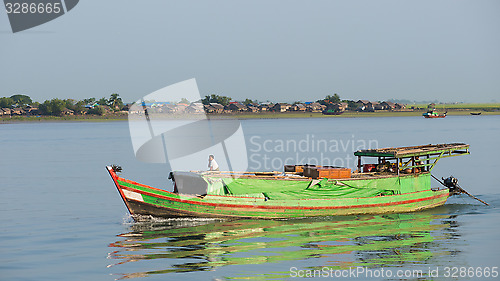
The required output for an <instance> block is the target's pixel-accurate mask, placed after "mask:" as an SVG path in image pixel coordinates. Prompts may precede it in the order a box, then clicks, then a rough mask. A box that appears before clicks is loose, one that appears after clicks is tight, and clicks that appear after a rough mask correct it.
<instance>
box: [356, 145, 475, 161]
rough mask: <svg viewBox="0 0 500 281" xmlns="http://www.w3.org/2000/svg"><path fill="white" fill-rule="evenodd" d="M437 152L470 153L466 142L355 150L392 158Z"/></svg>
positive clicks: (362, 153) (364, 154) (363, 153)
mask: <svg viewBox="0 0 500 281" xmlns="http://www.w3.org/2000/svg"><path fill="white" fill-rule="evenodd" d="M436 154H441V155H450V156H451V155H452V154H469V145H468V144H465V143H443V144H428V145H419V146H406V147H389V148H379V149H366V150H358V151H356V152H354V155H355V156H370V157H391V158H407V157H412V156H424V155H436Z"/></svg>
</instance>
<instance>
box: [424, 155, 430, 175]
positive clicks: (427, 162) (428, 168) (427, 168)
mask: <svg viewBox="0 0 500 281" xmlns="http://www.w3.org/2000/svg"><path fill="white" fill-rule="evenodd" d="M426 164H427V166H425V168H424V169H425V170H427V171H430V167H429V154H427V161H426Z"/></svg>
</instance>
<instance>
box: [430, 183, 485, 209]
mask: <svg viewBox="0 0 500 281" xmlns="http://www.w3.org/2000/svg"><path fill="white" fill-rule="evenodd" d="M431 176H432V177H433V178H434V179H435V180H437V181H438V182H439V183H440V184H442V185H443V186H445V187H447V188H449V189H450V191H451V194H460V193H463V194H467V195H468V196H469V197H470V198H474V199H476V200H477V201H479V202H481V203H483V204H484V205H486V206H489V205H490V204H488V203H486V202H484V201H483V200H481V199H479V198H477V197H476V196H474V195H472V194H470V193H469V192H467V191H465V189H463V188H462V187H461V186H460V185H459V184H458V179H457V178H454V177H453V176H450V177H448V178H446V179H445V178H441V179H442V180H443V181H441V180H439V179H438V178H436V177H435V176H434V175H431Z"/></svg>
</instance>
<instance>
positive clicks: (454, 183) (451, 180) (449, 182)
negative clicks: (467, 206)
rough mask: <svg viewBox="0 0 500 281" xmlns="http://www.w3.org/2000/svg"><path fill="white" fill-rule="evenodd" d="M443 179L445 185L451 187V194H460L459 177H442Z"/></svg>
mask: <svg viewBox="0 0 500 281" xmlns="http://www.w3.org/2000/svg"><path fill="white" fill-rule="evenodd" d="M442 179H443V183H444V186H446V187H447V188H449V189H450V192H451V194H452V195H453V194H459V193H460V191H459V188H458V179H457V178H455V177H453V176H450V177H448V178H446V179H445V178H442Z"/></svg>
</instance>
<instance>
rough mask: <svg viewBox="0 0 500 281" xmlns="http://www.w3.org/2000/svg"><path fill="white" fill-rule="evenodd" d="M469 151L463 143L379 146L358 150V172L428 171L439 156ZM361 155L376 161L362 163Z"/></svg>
mask: <svg viewBox="0 0 500 281" xmlns="http://www.w3.org/2000/svg"><path fill="white" fill-rule="evenodd" d="M463 154H470V153H469V145H468V144H465V143H449V144H429V145H420V146H407V147H397V148H392V147H391V148H379V149H367V150H358V151H356V152H354V155H355V156H357V157H358V165H357V167H358V169H357V172H358V173H372V172H374V171H375V170H376V171H379V172H381V171H382V172H385V171H386V172H393V173H397V175H398V176H399V175H400V174H401V173H405V174H415V173H420V172H430V171H431V170H432V169H433V168H434V166H435V165H436V163H437V162H438V161H439V159H441V158H446V157H452V156H458V155H463ZM362 157H371V158H377V162H376V164H375V163H371V164H363V160H362Z"/></svg>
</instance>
